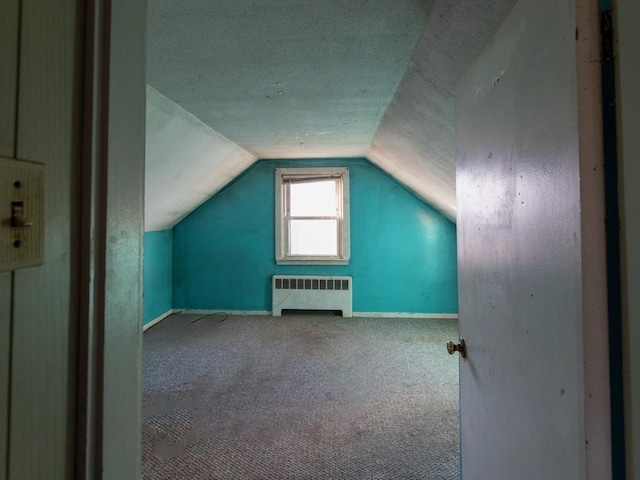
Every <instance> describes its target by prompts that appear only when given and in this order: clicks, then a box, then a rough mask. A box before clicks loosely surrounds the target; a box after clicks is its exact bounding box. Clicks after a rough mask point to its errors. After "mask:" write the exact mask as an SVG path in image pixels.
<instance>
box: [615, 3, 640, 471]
mask: <svg viewBox="0 0 640 480" xmlns="http://www.w3.org/2000/svg"><path fill="white" fill-rule="evenodd" d="M615 17H616V27H617V33H618V51H617V54H618V55H617V75H618V92H617V97H618V105H617V108H618V122H619V123H618V135H619V140H618V149H619V150H618V154H619V160H620V163H619V165H620V175H621V178H620V206H621V214H622V244H623V248H622V255H623V257H622V268H623V272H622V275H623V278H622V283H623V296H624V300H623V302H624V303H623V315H624V320H623V321H624V327H623V328H624V337H625V338H624V346H623V348H624V359H625V372H624V381H625V384H624V387H625V390H626V392H625V397H626V398H625V421H626V424H627V430H626V444H627V445H626V446H627V478H628V479H629V480H635V479H637V478H640V188H639V187H638V186H639V185H640V134H639V132H640V89H639V88H638V85H640V28H639V27H638V26H639V25H640V3H639V2H638V1H637V0H617V2H616V5H615Z"/></svg>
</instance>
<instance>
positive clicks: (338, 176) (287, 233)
mask: <svg viewBox="0 0 640 480" xmlns="http://www.w3.org/2000/svg"><path fill="white" fill-rule="evenodd" d="M325 171H326V173H325ZM348 175H349V171H348V169H347V168H345V167H317V168H285V169H276V262H277V263H282V264H286V263H290V264H294V265H295V264H297V265H311V264H335V265H338V264H340V265H345V264H348V263H349V257H350V254H349V252H350V245H349V243H350V242H349V224H348V218H349V217H348V215H349V213H348V208H349V207H348V206H349V199H348V196H349V176H348ZM327 181H333V182H334V183H335V185H336V188H335V192H336V193H335V195H336V197H335V198H336V208H335V210H336V212H335V215H327V213H328V212H322V213H323V215H291V210H292V209H291V193H290V187H291V186H292V185H299V184H308V183H315V182H327ZM294 196H295V195H294ZM295 210H296V209H294V211H295ZM321 210H322V209H318V210H316V211H318V212H321ZM331 210H332V209H331ZM309 211H313V209H311V210H309ZM303 212H304V210H303ZM297 213H301V212H300V210H298V212H297ZM304 213H306V212H304ZM297 221H318V222H322V221H333V222H335V225H336V226H335V242H333V241H332V248H331V253H327V251H326V250H325V251H322V249H320V250H319V251H318V252H310V251H308V250H305V249H304V248H303V249H299V248H298V247H297V246H295V245H293V241H294V240H293V239H292V236H291V235H292V225H293V224H294V222H297ZM310 228H312V227H310ZM332 240H333V239H332ZM334 246H335V247H336V248H335V251H336V252H337V253H334V249H333V247H334ZM294 252H295V253H294ZM299 252H301V253H299Z"/></svg>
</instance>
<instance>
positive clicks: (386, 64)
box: [146, 0, 513, 231]
mask: <svg viewBox="0 0 640 480" xmlns="http://www.w3.org/2000/svg"><path fill="white" fill-rule="evenodd" d="M512 3H513V0H432V1H428V0H394V1H393V2H390V1H388V0H349V1H344V0H315V1H307V0H243V1H238V0H216V1H211V0H180V1H178V0H149V2H148V5H149V7H148V8H149V24H148V32H149V33H148V47H147V52H148V53H147V64H148V68H147V70H148V82H149V85H150V88H149V89H148V92H147V100H148V107H147V110H148V111H147V121H148V126H147V181H146V188H147V193H146V230H148V231H149V230H159V229H162V228H170V227H171V226H173V225H175V223H177V222H178V221H179V220H180V219H182V218H183V217H184V216H185V215H187V214H188V213H189V212H191V211H192V210H193V209H194V208H195V207H197V206H198V205H199V204H201V203H202V202H203V201H204V200H206V198H208V197H210V196H211V195H213V194H215V192H217V191H218V190H219V189H220V188H222V187H223V186H224V185H225V184H226V183H228V182H229V181H230V180H232V179H233V178H234V177H235V176H236V175H237V174H239V173H240V172H242V171H243V170H244V169H246V168H247V166H249V165H250V164H251V163H252V162H253V161H255V160H256V159H258V158H310V157H354V156H367V157H368V158H369V159H370V160H371V161H372V162H374V163H375V164H377V165H378V166H380V167H381V168H382V169H383V170H385V171H387V172H388V173H389V174H391V175H392V176H394V177H395V178H396V179H397V180H399V181H400V182H401V183H403V184H405V185H406V186H407V187H408V188H409V189H411V190H412V191H414V192H415V193H416V194H417V195H418V196H420V197H422V198H423V199H425V200H427V201H429V202H430V203H431V204H433V205H434V206H435V207H436V208H438V209H440V210H441V211H442V212H443V213H445V214H446V215H448V216H449V217H450V218H452V219H455V142H454V138H455V133H454V132H455V131H454V127H455V123H454V119H455V112H454V98H453V90H454V88H455V84H456V83H457V79H458V78H459V77H460V76H461V75H462V74H463V73H464V71H465V70H466V68H468V66H469V65H470V64H471V62H472V60H473V59H474V58H475V56H476V55H477V54H478V53H479V51H480V50H481V49H482V48H483V46H484V45H485V44H486V42H487V40H488V38H489V36H490V34H491V33H492V32H493V30H494V29H495V28H496V26H497V23H498V21H499V20H500V19H501V18H502V17H503V15H504V14H505V13H506V11H507V10H508V8H509V7H510V6H511V4H512Z"/></svg>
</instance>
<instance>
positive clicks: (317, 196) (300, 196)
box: [289, 180, 337, 217]
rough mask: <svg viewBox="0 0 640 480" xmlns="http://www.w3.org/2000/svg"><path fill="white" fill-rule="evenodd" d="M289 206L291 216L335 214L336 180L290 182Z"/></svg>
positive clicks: (329, 215) (326, 215) (327, 215)
mask: <svg viewBox="0 0 640 480" xmlns="http://www.w3.org/2000/svg"><path fill="white" fill-rule="evenodd" d="M289 206H290V209H291V210H290V213H289V214H290V215H291V216H293V217H333V216H336V215H337V213H336V208H337V203H336V180H328V181H314V182H309V183H292V184H290V185H289Z"/></svg>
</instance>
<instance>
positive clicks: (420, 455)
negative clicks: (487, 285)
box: [142, 315, 459, 480]
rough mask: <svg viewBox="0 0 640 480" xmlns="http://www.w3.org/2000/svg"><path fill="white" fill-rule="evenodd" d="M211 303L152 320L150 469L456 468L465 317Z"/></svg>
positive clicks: (240, 472) (180, 475)
mask: <svg viewBox="0 0 640 480" xmlns="http://www.w3.org/2000/svg"><path fill="white" fill-rule="evenodd" d="M201 317H202V316H198V315H173V316H171V317H169V318H168V319H166V320H164V321H163V322H162V323H160V324H159V325H156V326H155V327H153V328H151V329H150V330H148V331H147V332H146V333H145V334H144V374H143V377H144V388H143V436H142V451H143V465H142V472H143V478H144V479H145V480H160V479H167V480H169V479H170V480H180V479H190V480H191V479H193V480H196V479H225V480H226V479H437V480H445V479H457V478H459V447H458V441H459V440H458V358H457V356H456V357H450V356H449V355H447V352H446V348H445V343H446V341H447V340H449V339H455V338H457V322H455V321H452V320H425V319H379V318H375V319H371V318H346V319H343V318H341V317H336V316H319V315H295V316H283V317H237V316H236V317H228V318H226V319H225V316H209V317H206V318H201ZM199 318H200V320H198V321H196V322H195V323H192V322H193V321H194V320H197V319H199Z"/></svg>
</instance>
